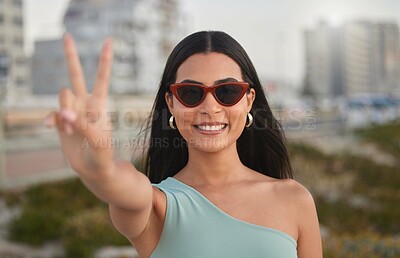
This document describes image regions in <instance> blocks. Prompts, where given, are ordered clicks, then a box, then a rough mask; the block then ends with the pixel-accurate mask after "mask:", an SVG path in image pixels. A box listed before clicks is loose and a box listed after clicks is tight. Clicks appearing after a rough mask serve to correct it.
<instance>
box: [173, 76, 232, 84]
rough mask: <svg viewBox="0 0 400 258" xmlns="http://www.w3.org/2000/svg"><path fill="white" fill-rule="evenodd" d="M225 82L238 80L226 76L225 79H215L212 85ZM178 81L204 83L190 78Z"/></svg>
mask: <svg viewBox="0 0 400 258" xmlns="http://www.w3.org/2000/svg"><path fill="white" fill-rule="evenodd" d="M225 82H238V80H236V79H235V78H232V77H228V78H225V79H221V80H217V81H215V82H214V84H213V85H216V84H220V83H225ZM180 83H194V84H200V85H204V84H203V83H202V82H198V81H195V80H190V79H186V80H183V81H181V82H180Z"/></svg>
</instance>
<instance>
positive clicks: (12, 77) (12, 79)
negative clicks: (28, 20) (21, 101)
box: [0, 0, 30, 102]
mask: <svg viewBox="0 0 400 258" xmlns="http://www.w3.org/2000/svg"><path fill="white" fill-rule="evenodd" d="M0 60H1V61H0V62H1V65H2V72H1V74H0V76H1V78H0V84H1V85H0V87H1V91H2V93H1V94H2V95H3V98H5V99H6V100H7V101H9V102H15V101H16V100H17V99H18V97H19V96H21V95H26V94H27V93H29V92H30V88H29V85H30V83H29V81H30V76H29V69H28V65H29V64H28V59H27V58H26V56H25V53H24V21H23V1H22V0H1V1H0Z"/></svg>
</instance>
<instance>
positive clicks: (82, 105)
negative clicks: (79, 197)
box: [45, 34, 113, 176]
mask: <svg viewBox="0 0 400 258" xmlns="http://www.w3.org/2000/svg"><path fill="white" fill-rule="evenodd" d="M64 49H65V54H66V60H67V65H68V72H69V77H70V82H71V84H72V90H71V89H70V88H63V89H62V90H61V91H60V92H59V102H60V110H59V111H55V112H52V113H51V114H50V115H49V116H48V117H47V118H46V120H45V124H46V125H47V126H48V127H54V126H55V127H56V128H57V130H58V133H59V136H60V140H61V146H62V150H63V152H64V155H65V156H66V158H67V159H68V162H69V163H70V165H71V167H72V168H73V169H74V170H75V171H77V172H78V173H88V172H89V171H91V173H92V174H93V171H105V170H107V169H108V168H109V167H110V166H112V155H113V151H112V146H109V142H110V139H111V137H112V125H111V118H110V117H109V116H108V115H107V97H108V87H109V80H110V71H111V63H112V41H111V39H110V38H108V39H106V40H105V42H104V46H103V49H102V52H101V56H100V60H99V67H98V71H97V77H96V82H95V85H94V88H93V92H92V94H89V93H88V92H87V88H86V84H85V79H84V75H83V72H82V67H81V64H80V61H79V57H78V53H77V49H76V46H75V43H74V41H73V39H72V37H71V36H70V35H69V34H66V35H65V36H64ZM93 176H95V175H93Z"/></svg>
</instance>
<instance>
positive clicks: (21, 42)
mask: <svg viewBox="0 0 400 258" xmlns="http://www.w3.org/2000/svg"><path fill="white" fill-rule="evenodd" d="M14 44H15V45H17V46H22V45H23V44H24V41H23V40H22V38H21V37H15V38H14Z"/></svg>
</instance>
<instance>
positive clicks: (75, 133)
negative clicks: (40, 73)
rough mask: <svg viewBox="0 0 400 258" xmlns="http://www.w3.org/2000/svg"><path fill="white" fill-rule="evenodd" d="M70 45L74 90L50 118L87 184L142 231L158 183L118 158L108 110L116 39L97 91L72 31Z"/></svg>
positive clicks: (63, 95) (104, 57) (133, 230)
mask: <svg viewBox="0 0 400 258" xmlns="http://www.w3.org/2000/svg"><path fill="white" fill-rule="evenodd" d="M64 49H65V53H66V59H67V66H68V72H69V76H70V81H71V84H72V90H71V89H68V88H64V89H62V90H61V91H60V93H59V101H60V110H59V111H55V112H53V113H51V114H50V115H49V117H48V118H47V119H46V121H45V123H46V124H47V126H49V127H56V128H57V131H58V134H59V138H60V141H61V147H62V150H63V153H64V155H65V157H66V159H67V160H68V162H69V164H70V166H71V167H72V168H73V169H74V170H75V171H76V172H77V174H78V175H79V177H80V178H81V180H82V181H83V183H84V184H85V185H86V187H87V188H88V189H89V190H90V191H91V192H93V193H94V194H95V195H96V196H97V197H98V198H99V199H101V200H103V201H104V202H107V203H108V204H109V205H110V210H111V209H115V210H119V211H124V212H126V213H127V214H128V213H129V214H130V215H131V217H130V218H131V220H130V225H131V227H130V230H129V232H126V233H127V234H128V233H129V235H131V236H136V235H139V234H140V233H141V232H142V231H143V230H144V228H145V226H146V225H147V221H148V220H149V217H150V213H151V209H152V203H153V201H152V200H153V190H152V189H153V188H152V186H151V184H150V181H149V180H148V178H146V176H144V175H143V174H142V173H140V172H139V171H137V170H136V168H135V167H134V166H133V165H132V164H130V162H128V161H118V162H117V161H114V159H113V146H112V144H110V143H112V124H111V121H110V120H111V117H110V116H109V115H108V114H107V98H108V87H109V78H110V73H111V63H112V42H111V40H110V39H108V40H106V41H105V44H104V47H103V50H102V53H101V56H100V62H99V68H98V72H97V77H96V82H95V85H94V87H93V92H92V93H91V94H89V93H88V92H87V89H86V85H85V80H84V76H83V72H82V67H81V64H80V61H79V57H78V54H77V50H76V47H75V44H74V41H73V39H72V37H71V36H69V35H68V34H67V35H66V36H65V37H64ZM122 213H123V212H122ZM117 222H118V221H117Z"/></svg>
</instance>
